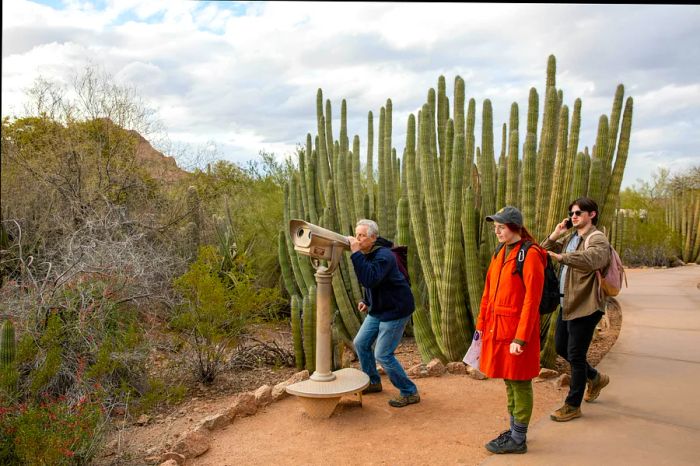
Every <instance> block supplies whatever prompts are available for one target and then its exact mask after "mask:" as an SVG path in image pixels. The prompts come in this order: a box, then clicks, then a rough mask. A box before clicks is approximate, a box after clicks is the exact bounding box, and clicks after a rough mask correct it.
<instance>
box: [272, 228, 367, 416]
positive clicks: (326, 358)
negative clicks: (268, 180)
mask: <svg viewBox="0 0 700 466" xmlns="http://www.w3.org/2000/svg"><path fill="white" fill-rule="evenodd" d="M289 235H290V236H291V238H292V242H293V243H294V249H295V250H296V251H297V252H299V254H303V255H305V256H309V257H311V263H312V264H313V266H314V268H316V273H315V274H314V276H315V277H316V370H315V371H314V373H313V374H311V377H310V378H309V380H304V381H302V382H297V383H295V384H292V385H289V386H287V388H286V389H285V390H286V391H287V393H289V394H292V395H295V396H297V397H298V398H299V400H301V402H302V404H303V405H304V407H305V409H306V412H307V414H309V415H310V416H311V417H318V418H327V417H329V416H330V415H331V414H332V413H333V410H334V409H335V407H336V406H337V405H338V402H340V398H341V397H342V396H343V395H349V394H356V395H357V396H358V398H359V400H360V404H361V403H362V390H364V389H365V388H366V387H367V386H369V376H368V375H367V374H365V373H364V372H362V371H360V370H357V369H353V368H351V367H348V368H345V369H340V370H338V371H335V372H331V296H332V295H333V286H332V280H333V271H334V270H335V269H336V268H337V267H338V263H339V262H340V259H341V258H342V257H343V253H344V252H345V251H348V250H350V241H349V240H348V238H347V237H346V236H343V235H340V234H338V233H336V232H334V231H330V230H326V229H325V228H321V227H320V226H318V225H314V224H313V223H309V222H305V221H303V220H290V221H289ZM322 260H324V261H327V264H328V266H327V267H326V266H324V265H321V263H320V261H322Z"/></svg>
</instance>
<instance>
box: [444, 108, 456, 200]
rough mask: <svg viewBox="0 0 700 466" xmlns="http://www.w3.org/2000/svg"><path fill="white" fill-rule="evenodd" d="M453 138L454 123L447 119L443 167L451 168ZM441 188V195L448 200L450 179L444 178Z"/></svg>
mask: <svg viewBox="0 0 700 466" xmlns="http://www.w3.org/2000/svg"><path fill="white" fill-rule="evenodd" d="M454 137H455V125H454V121H452V119H451V118H450V119H448V120H447V123H446V124H445V139H446V141H445V155H444V158H445V161H444V163H443V166H445V167H451V166H452V157H453V155H454V147H453V146H454ZM447 172H449V170H447ZM442 186H443V191H442V192H443V193H444V196H445V199H449V198H450V179H449V177H447V176H446V177H444V179H443V180H442Z"/></svg>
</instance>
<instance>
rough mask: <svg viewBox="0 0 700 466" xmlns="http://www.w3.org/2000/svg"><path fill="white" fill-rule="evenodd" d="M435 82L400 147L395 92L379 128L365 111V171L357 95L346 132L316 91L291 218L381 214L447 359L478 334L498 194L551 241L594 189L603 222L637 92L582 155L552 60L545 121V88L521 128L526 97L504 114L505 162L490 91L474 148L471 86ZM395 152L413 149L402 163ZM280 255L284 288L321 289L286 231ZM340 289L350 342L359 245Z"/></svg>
mask: <svg viewBox="0 0 700 466" xmlns="http://www.w3.org/2000/svg"><path fill="white" fill-rule="evenodd" d="M436 89H437V91H436V90H435V89H429V90H428V93H427V97H426V101H425V102H423V103H422V105H421V106H420V107H419V108H420V110H419V111H418V112H417V113H414V114H410V115H409V116H408V123H407V131H406V142H405V145H404V148H403V150H401V148H398V150H397V148H395V147H393V144H394V142H393V137H392V136H393V134H392V129H393V104H392V101H391V99H387V101H386V104H385V105H384V106H383V107H381V108H380V112H379V124H378V131H377V132H376V133H375V130H374V118H373V113H372V112H369V113H368V114H367V115H368V126H367V137H368V140H367V141H366V142H365V145H366V155H365V157H364V160H365V166H364V169H363V168H362V166H361V161H360V152H361V150H362V141H361V140H360V137H359V136H355V137H354V138H353V140H352V148H350V147H349V139H348V138H349V136H348V127H347V125H348V121H351V119H349V118H348V115H347V104H346V102H345V101H343V103H342V105H341V117H340V118H341V122H340V135H339V137H338V140H335V139H334V136H333V128H332V125H331V121H332V114H331V110H332V109H331V104H330V101H329V100H326V102H325V112H324V109H323V105H322V104H323V102H324V100H323V93H322V91H321V90H320V89H319V91H318V93H317V101H316V106H317V121H316V128H317V134H316V135H315V136H314V135H307V138H306V139H307V140H306V143H307V144H306V148H305V150H304V154H303V157H302V156H301V155H300V157H299V165H300V167H299V168H298V174H293V175H292V176H291V177H290V181H289V183H288V185H287V186H286V187H285V190H286V191H285V222H287V221H288V220H289V218H291V216H292V214H293V213H295V214H296V215H303V216H304V218H307V219H313V218H314V216H315V218H317V220H318V222H319V223H320V224H321V226H323V227H324V228H328V229H331V230H335V231H339V232H340V233H343V234H349V233H352V230H353V227H354V224H355V222H356V221H357V220H358V218H360V217H370V218H375V219H376V220H377V221H378V223H379V226H380V232H381V234H382V235H383V236H385V237H388V239H390V240H395V241H397V242H399V243H406V244H408V245H409V248H410V249H409V254H410V257H411V259H410V261H412V262H413V263H409V268H410V269H411V270H412V271H415V273H413V272H412V278H413V279H414V282H413V283H412V288H413V291H414V296H415V297H416V303H417V308H416V312H415V313H414V316H413V321H414V322H413V323H414V329H415V334H416V338H417V342H418V345H419V349H420V352H421V357H422V358H423V359H424V360H428V359H432V358H433V357H437V358H440V359H442V360H443V361H448V360H460V359H461V357H462V356H463V352H464V351H465V350H466V347H467V345H468V344H469V341H470V340H471V332H472V331H473V325H474V321H475V320H476V319H477V317H478V312H479V302H480V299H481V293H482V291H483V280H484V274H485V267H486V266H487V265H488V262H489V261H490V259H491V256H492V253H493V250H494V249H495V246H496V238H495V236H494V235H493V232H492V231H490V229H489V228H487V226H486V224H485V222H484V220H483V219H484V217H485V216H486V215H489V214H492V213H494V212H495V211H496V210H498V209H499V208H501V207H503V205H501V204H509V205H515V206H516V207H519V208H520V209H521V211H522V212H523V216H524V221H525V224H526V225H527V226H528V229H530V231H531V232H533V233H534V235H535V237H536V238H538V239H541V238H543V237H544V235H546V234H548V233H549V231H548V230H550V229H552V228H553V225H555V224H556V223H557V222H558V221H559V220H561V218H562V217H563V216H564V215H565V214H566V212H565V210H566V205H567V203H568V202H570V201H571V200H572V199H574V198H576V197H579V196H582V195H587V194H588V195H592V194H594V195H595V196H597V198H596V201H597V202H598V204H599V206H600V207H601V222H602V223H603V224H605V221H606V216H607V215H613V216H614V214H615V207H616V204H617V199H618V195H619V186H620V181H621V179H622V178H621V177H622V174H623V172H624V162H625V160H626V157H627V153H628V150H629V134H630V130H631V118H632V101H631V99H628V100H627V105H626V106H625V108H624V112H622V106H621V102H622V99H623V94H624V91H623V89H624V88H623V87H622V86H619V87H618V89H617V92H616V95H615V99H614V101H613V107H612V113H611V115H610V116H609V118H608V117H607V116H604V118H601V123H600V124H599V131H598V133H599V134H598V137H597V138H596V141H595V142H596V145H595V148H594V152H593V157H592V158H591V157H590V156H589V155H588V149H587V148H586V149H584V150H583V151H582V152H579V148H578V145H579V132H580V125H581V121H580V120H581V100H580V99H576V100H575V102H574V105H573V110H572V111H569V110H570V107H568V106H567V105H565V102H564V94H563V92H562V91H561V90H559V89H557V88H556V60H555V58H554V56H550V57H549V58H548V63H547V74H546V82H545V94H544V104H543V109H542V110H543V111H542V122H541V124H539V121H538V120H539V111H540V104H539V95H538V92H537V90H536V89H535V88H531V89H530V91H529V98H528V110H527V122H526V124H525V125H524V132H523V134H522V135H521V134H520V133H519V126H520V123H519V113H518V106H517V104H515V103H514V104H513V105H512V106H511V112H510V115H509V119H508V121H507V125H502V122H499V124H501V125H502V126H501V127H502V128H504V133H503V137H502V138H501V141H502V142H501V147H500V151H501V152H500V154H501V157H499V160H498V164H497V163H496V162H497V161H496V159H495V158H494V153H495V150H494V141H493V124H494V122H493V109H492V106H491V102H490V101H489V100H488V99H486V100H484V101H483V111H482V121H481V125H480V126H481V143H480V146H479V147H476V140H475V137H474V132H475V131H474V129H475V127H476V121H475V120H476V118H475V113H476V112H475V106H476V103H475V101H474V100H473V99H470V101H469V109H468V111H467V112H466V118H465V111H464V107H465V86H464V82H463V81H462V80H461V78H459V77H457V78H456V79H455V85H454V97H453V99H452V101H450V99H449V98H448V96H447V86H446V83H445V78H444V77H443V76H441V77H440V78H439V79H438V83H437V88H436ZM450 104H451V105H450ZM450 113H452V114H451V115H450ZM603 121H604V122H603ZM618 121H619V122H620V123H619V125H618V123H617V122H618ZM608 123H609V125H608ZM607 126H609V127H607ZM618 127H619V138H618V136H617V133H618ZM538 132H539V135H540V136H539V138H538ZM311 141H314V142H315V144H314V147H313V148H312V147H311ZM375 144H376V147H377V151H376V157H375V155H374V152H375V151H374V147H375ZM520 144H522V147H520ZM613 147H614V148H615V150H614V151H613ZM520 150H522V157H520V156H519V151H520ZM615 151H616V152H615ZM397 153H398V154H402V157H401V159H399V158H398V157H397V155H396V154H397ZM615 153H616V154H617V156H616V157H615V158H614V159H613V158H612V155H614V154H615ZM475 155H476V157H475ZM302 166H303V169H302ZM375 166H376V167H377V168H378V169H377V171H378V178H376V177H375V176H374V170H375ZM360 173H362V176H360ZM554 178H556V180H559V181H553V179H554ZM594 198H595V197H594ZM693 205H695V204H693ZM608 212H609V214H608ZM693 215H694V214H693ZM669 217H670V220H669V222H672V223H673V224H674V225H676V224H679V223H683V225H684V226H683V231H687V230H688V228H687V227H685V225H686V224H687V221H688V219H689V218H691V217H692V216H689V215H688V214H686V215H685V217H683V220H684V221H679V220H677V219H676V216H669ZM692 218H696V217H692ZM611 219H612V217H611ZM284 231H286V225H285V230H284ZM285 236H286V233H285ZM616 239H617V237H616ZM686 243H688V242H687V241H686ZM688 244H690V246H688V247H685V248H684V249H689V250H690V253H692V252H693V251H694V250H695V249H696V242H693V241H691V242H690V243H688ZM684 246H685V243H684ZM279 253H280V264H281V267H282V270H283V279H284V283H285V287H286V288H287V289H288V291H289V292H290V295H299V296H302V297H304V296H306V297H307V300H308V296H309V290H310V289H311V287H312V286H313V285H312V284H311V283H309V282H308V277H309V272H310V270H311V268H310V264H309V263H308V259H306V261H307V262H304V261H303V260H301V259H300V258H299V257H298V256H297V254H296V252H295V251H294V250H293V248H290V243H289V242H288V241H286V240H285V241H280V243H279ZM285 253H286V254H285ZM414 259H415V260H414ZM333 298H334V299H333V304H332V305H333V308H334V311H335V313H336V315H337V318H336V319H335V320H334V324H333V325H334V326H336V327H337V328H336V330H335V334H337V335H346V337H341V338H346V340H348V341H351V339H352V338H353V337H354V336H355V334H356V332H357V329H358V328H359V325H360V323H361V322H362V319H363V316H362V315H360V314H359V313H358V312H357V310H356V306H357V301H358V300H359V299H361V290H360V287H359V284H358V283H357V280H356V277H355V273H354V269H353V267H352V262H351V261H350V260H349V254H345V255H344V257H343V259H342V260H341V262H340V267H339V268H338V272H336V274H335V275H334V278H333ZM299 299H301V298H299ZM302 307H303V302H302ZM548 320H551V318H550V319H543V323H544V325H543V327H542V329H541V331H542V336H543V339H544V342H543V343H544V344H543V355H542V357H543V361H544V362H546V363H548V362H547V361H549V359H551V358H549V356H547V354H550V353H551V341H550V340H551V335H552V332H553V326H551V325H547V321H548ZM302 321H304V318H303V315H302ZM304 338H306V337H304ZM304 344H306V343H304ZM548 351H549V353H548ZM460 353H461V354H460ZM550 356H551V354H550ZM307 365H308V362H307Z"/></svg>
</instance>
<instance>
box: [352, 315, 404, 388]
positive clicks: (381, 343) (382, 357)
mask: <svg viewBox="0 0 700 466" xmlns="http://www.w3.org/2000/svg"><path fill="white" fill-rule="evenodd" d="M410 318H411V316H407V317H403V318H401V319H396V320H390V321H388V322H382V321H380V320H379V319H377V318H376V317H372V316H371V315H367V317H366V318H365V321H364V322H362V326H361V327H360V330H359V331H358V332H357V336H356V337H355V341H354V343H355V350H356V351H357V356H358V357H359V358H360V365H361V366H362V370H363V371H364V372H365V374H367V375H368V376H369V381H370V383H379V382H381V379H380V377H379V372H377V363H376V361H379V364H381V365H382V367H383V368H384V371H385V372H386V375H388V376H389V380H391V383H392V384H394V386H395V387H396V388H398V389H399V391H400V392H401V396H409V395H414V394H416V393H418V388H417V387H416V384H414V383H413V382H411V379H409V378H408V376H407V375H406V372H405V371H404V370H403V367H401V363H399V361H398V360H397V359H396V357H395V356H394V351H395V350H396V347H397V346H399V343H400V342H401V337H402V336H403V330H404V328H405V327H406V323H408V320H409V319H410ZM375 342H376V345H375ZM373 345H374V346H375V348H374V351H372V346H373Z"/></svg>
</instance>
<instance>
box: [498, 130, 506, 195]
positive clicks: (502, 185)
mask: <svg viewBox="0 0 700 466" xmlns="http://www.w3.org/2000/svg"><path fill="white" fill-rule="evenodd" d="M502 133H503V134H502V135H501V156H500V157H499V158H498V169H497V170H498V171H497V173H498V175H497V176H496V205H497V206H501V207H502V206H504V205H506V188H507V179H506V173H507V170H508V162H507V160H506V153H507V151H506V144H508V127H507V126H506V124H505V123H503V127H502ZM499 208H500V207H499Z"/></svg>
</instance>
